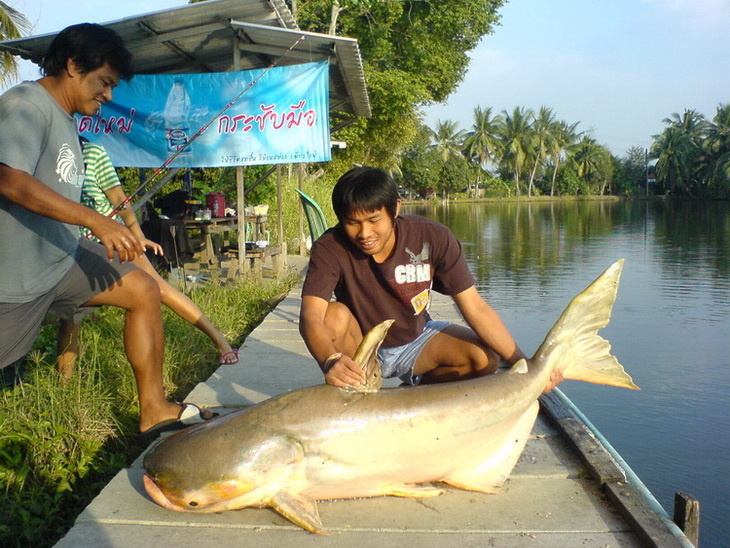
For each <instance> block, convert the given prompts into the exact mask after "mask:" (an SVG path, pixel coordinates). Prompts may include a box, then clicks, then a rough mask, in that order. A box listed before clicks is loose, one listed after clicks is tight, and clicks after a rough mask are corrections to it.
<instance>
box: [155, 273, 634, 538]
mask: <svg viewBox="0 0 730 548" xmlns="http://www.w3.org/2000/svg"><path fill="white" fill-rule="evenodd" d="M622 266H623V260H619V261H617V262H616V263H614V264H613V265H612V266H611V267H609V268H608V269H607V270H606V271H605V272H604V273H603V274H602V275H601V276H599V277H598V278H597V279H596V281H594V282H593V283H592V284H591V285H590V286H589V287H588V288H587V289H586V290H585V291H583V292H582V293H581V294H580V295H578V296H577V297H575V298H574V299H573V300H572V301H571V303H570V304H569V305H568V307H567V308H566V309H565V311H564V312H563V314H562V316H561V317H560V319H559V320H558V321H557V323H556V324H555V325H554V327H553V328H552V329H551V330H550V332H549V333H548V335H547V337H546V338H545V340H544V342H543V343H542V345H541V346H540V347H539V349H538V350H537V352H536V353H535V355H534V356H533V357H532V358H531V359H529V360H527V361H525V360H520V361H519V362H518V363H516V364H515V365H514V366H512V367H510V368H509V369H507V370H504V371H501V372H498V373H496V374H494V375H489V376H485V377H481V378H478V379H472V380H464V381H458V382H451V383H445V384H433V385H424V386H417V387H400V388H385V389H380V390H378V389H377V388H378V387H379V385H380V377H379V365H378V364H377V359H376V358H375V354H376V352H377V348H378V347H379V346H380V344H381V342H382V340H383V337H384V336H385V333H386V332H387V329H388V327H389V325H390V323H389V322H384V324H382V325H380V326H376V327H375V328H373V330H372V331H371V332H370V333H369V334H368V335H367V336H366V337H365V339H364V340H363V343H362V344H361V345H360V348H359V349H358V352H357V353H356V355H355V356H354V359H355V360H356V361H358V363H360V364H364V365H365V367H366V368H367V369H368V386H367V387H363V389H362V390H344V389H340V388H336V387H333V386H330V385H321V386H313V387H309V388H303V389H300V390H295V391H293V392H290V393H287V394H283V395H280V396H277V397H274V398H271V399H269V400H266V401H264V402H261V403H260V404H258V405H255V406H253V407H250V408H247V409H243V410H240V411H236V412H233V413H230V414H228V415H225V416H222V417H219V418H217V419H213V420H211V421H208V422H205V423H202V424H199V425H196V426H193V427H190V428H188V429H186V430H183V431H181V432H178V433H175V434H173V435H170V436H168V437H167V438H165V439H163V440H161V441H159V442H158V443H157V444H156V445H155V446H153V447H152V448H151V449H150V450H149V452H148V453H147V455H146V456H145V458H144V468H145V471H146V474H145V477H144V485H145V489H146V491H147V493H148V494H149V495H150V497H152V499H153V500H154V501H156V502H157V503H158V504H160V505H162V506H164V507H166V508H169V509H172V510H177V511H180V512H220V511H222V510H230V509H239V508H244V507H247V506H254V507H262V506H270V507H271V508H273V509H274V510H276V511H277V512H279V513H280V514H281V515H282V516H284V517H285V518H287V519H289V520H291V521H292V522H293V523H295V524H296V525H299V526H300V527H302V528H304V529H306V530H307V531H311V532H313V533H320V534H324V533H325V529H324V526H323V525H322V522H321V520H320V517H319V514H318V512H317V505H316V501H317V500H329V499H344V498H351V497H375V496H380V495H394V496H400V497H429V496H435V495H438V494H440V493H441V490H439V489H436V488H434V487H433V486H431V485H429V482H446V483H448V484H451V485H453V486H455V487H459V488H462V489H469V490H473V491H481V492H485V493H494V492H495V491H496V490H497V489H498V488H499V487H500V486H501V485H502V484H503V483H504V481H505V480H506V479H507V476H508V475H509V474H510V472H511V471H512V468H513V467H514V465H515V464H516V462H517V460H518V458H519V456H520V454H521V453H522V450H523V449H524V446H525V443H526V442H527V439H528V437H529V435H530V432H531V430H532V427H533V424H534V422H535V419H536V417H537V412H538V398H539V396H540V394H541V393H542V392H543V390H544V389H545V388H546V386H547V385H548V382H549V379H550V376H551V374H552V372H553V370H554V369H559V370H560V371H562V373H563V376H564V377H565V378H566V379H580V380H584V381H589V382H594V383H598V384H609V385H614V386H622V387H626V388H634V389H636V388H638V387H637V386H636V385H635V384H634V383H633V381H632V380H631V377H630V376H629V375H628V374H627V373H626V372H625V371H624V368H623V367H622V366H621V365H620V364H619V363H618V361H617V359H616V358H615V357H614V356H612V355H611V353H610V345H609V343H608V342H607V341H606V340H604V339H603V338H602V337H600V336H599V335H598V334H597V332H598V330H599V329H601V328H602V327H604V326H605V325H606V324H608V321H609V318H610V316H611V309H612V306H613V303H614V300H615V298H616V292H617V289H618V283H619V277H620V274H621V269H622ZM424 484H426V485H424Z"/></svg>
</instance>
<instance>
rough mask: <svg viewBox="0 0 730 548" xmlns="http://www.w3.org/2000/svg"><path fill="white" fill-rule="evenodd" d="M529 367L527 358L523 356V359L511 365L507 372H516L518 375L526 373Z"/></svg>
mask: <svg viewBox="0 0 730 548" xmlns="http://www.w3.org/2000/svg"><path fill="white" fill-rule="evenodd" d="M528 371H529V370H528V367H527V360H526V359H525V358H522V359H521V360H519V361H517V362H516V363H515V364H514V365H513V366H512V367H510V368H509V369H508V370H507V372H508V373H512V374H516V375H524V374H525V373H527V372H528Z"/></svg>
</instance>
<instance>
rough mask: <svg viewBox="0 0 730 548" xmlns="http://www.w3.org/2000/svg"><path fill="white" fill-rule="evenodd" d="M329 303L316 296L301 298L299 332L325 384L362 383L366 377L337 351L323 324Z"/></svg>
mask: <svg viewBox="0 0 730 548" xmlns="http://www.w3.org/2000/svg"><path fill="white" fill-rule="evenodd" d="M328 306H329V303H328V302H327V301H326V300H324V299H321V298H319V297H313V296H305V297H302V307H301V310H300V312H299V333H300V334H301V335H302V338H303V339H304V343H305V344H306V345H307V348H308V349H309V352H310V354H312V357H313V358H314V359H315V360H316V361H317V363H318V364H319V366H320V368H321V369H322V372H323V373H324V379H325V382H326V383H327V384H331V385H333V386H339V387H341V388H347V387H349V386H353V385H358V384H361V383H362V382H363V381H364V380H365V376H364V374H363V372H362V369H361V368H360V366H359V365H358V364H357V363H355V362H354V361H353V360H352V358H351V357H350V356H348V355H347V354H340V350H341V349H338V348H337V347H336V346H335V343H334V341H333V340H332V336H331V334H330V331H329V330H328V329H327V327H326V325H325V316H326V314H327V308H328Z"/></svg>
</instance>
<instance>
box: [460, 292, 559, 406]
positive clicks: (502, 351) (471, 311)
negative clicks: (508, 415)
mask: <svg viewBox="0 0 730 548" xmlns="http://www.w3.org/2000/svg"><path fill="white" fill-rule="evenodd" d="M453 299H454V302H455V303H456V306H457V307H458V308H459V311H460V312H461V314H462V315H463V316H464V319H465V320H466V323H467V324H469V327H471V328H472V330H473V331H474V333H476V334H477V336H478V337H479V338H480V339H481V341H482V342H483V343H484V344H486V345H487V346H489V347H490V348H491V349H492V350H494V351H495V352H496V353H497V354H499V355H500V357H502V359H503V360H505V361H506V362H507V363H509V364H510V365H513V364H515V363H516V362H517V361H519V360H521V359H523V358H524V359H527V356H526V355H525V353H524V352H522V350H521V349H520V347H519V346H517V343H516V342H515V340H514V338H513V337H512V334H511V333H510V332H509V330H508V329H507V326H506V325H504V322H503V321H502V318H500V317H499V314H497V311H496V310H494V309H493V308H492V307H491V306H489V304H487V303H486V301H485V300H484V299H483V298H482V296H481V295H479V292H478V291H477V289H476V287H474V286H471V287H470V288H469V289H467V290H465V291H462V292H461V293H458V294H456V295H454V297H453ZM562 381H563V375H562V374H561V373H560V372H559V371H557V370H556V371H555V372H553V376H552V377H551V378H550V384H549V385H548V386H547V387H546V388H545V392H549V391H550V390H552V389H553V388H555V387H556V386H557V385H558V384H560V383H561V382H562Z"/></svg>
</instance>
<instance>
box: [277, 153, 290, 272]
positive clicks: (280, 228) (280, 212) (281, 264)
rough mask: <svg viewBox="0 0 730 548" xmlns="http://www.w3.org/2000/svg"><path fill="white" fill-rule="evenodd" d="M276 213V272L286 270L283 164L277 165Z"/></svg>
mask: <svg viewBox="0 0 730 548" xmlns="http://www.w3.org/2000/svg"><path fill="white" fill-rule="evenodd" d="M276 214H277V218H278V221H279V222H278V223H277V227H276V231H277V235H278V238H279V255H278V259H277V263H276V268H275V270H276V274H277V276H278V275H279V272H281V271H283V270H286V268H287V266H288V265H287V261H286V240H285V239H284V191H283V189H282V187H281V164H278V165H277V166H276Z"/></svg>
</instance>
